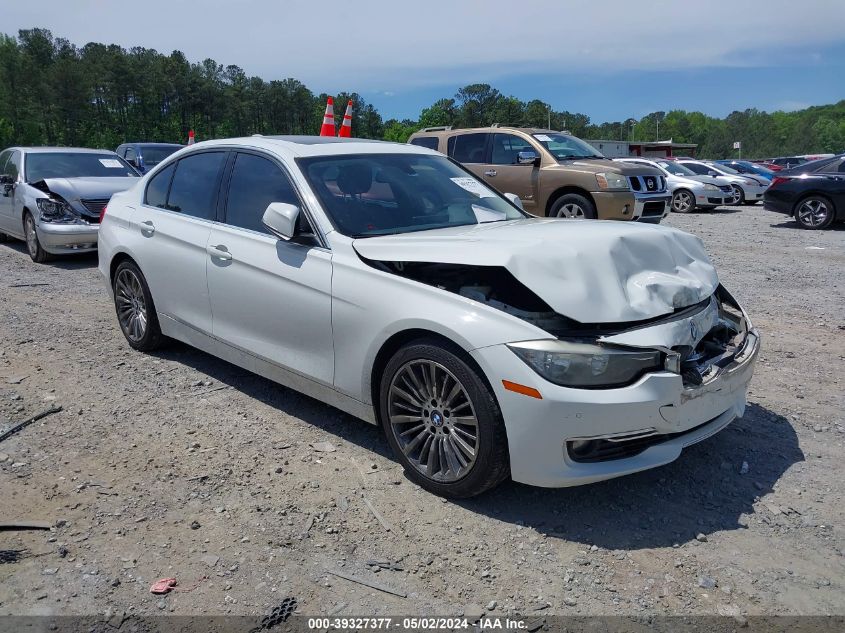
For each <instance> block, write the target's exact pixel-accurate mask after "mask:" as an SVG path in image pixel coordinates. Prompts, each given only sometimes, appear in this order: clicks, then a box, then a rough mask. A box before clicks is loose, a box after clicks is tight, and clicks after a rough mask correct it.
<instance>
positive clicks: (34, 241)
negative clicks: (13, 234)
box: [23, 211, 53, 264]
mask: <svg viewBox="0 0 845 633" xmlns="http://www.w3.org/2000/svg"><path fill="white" fill-rule="evenodd" d="M23 232H24V236H25V237H26V250H27V252H28V253H29V257H30V259H32V261H34V262H35V263H36V264H43V263H44V262H48V261H50V260H51V259H53V256H52V255H50V253H48V252H47V251H45V250H44V248H43V247H42V246H41V242H39V241H38V232H37V231H36V230H35V218H33V217H32V214H31V213H30V212H29V211H27V212H26V215H24V218H23Z"/></svg>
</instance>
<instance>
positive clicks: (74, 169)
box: [25, 152, 138, 182]
mask: <svg viewBox="0 0 845 633" xmlns="http://www.w3.org/2000/svg"><path fill="white" fill-rule="evenodd" d="M25 168H26V181H27V182H38V181H39V180H44V179H45V178H85V177H89V178H90V177H120V176H137V175H138V172H136V171H135V170H134V169H133V168H132V167H131V166H130V165H129V163H127V162H126V161H125V160H123V159H122V158H120V157H119V156H118V155H117V154H105V153H104V154H94V153H90V152H84V153H83V152H78V153H74V152H33V153H31V154H27V155H26V167H25Z"/></svg>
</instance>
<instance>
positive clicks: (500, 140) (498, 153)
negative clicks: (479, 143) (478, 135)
mask: <svg viewBox="0 0 845 633" xmlns="http://www.w3.org/2000/svg"><path fill="white" fill-rule="evenodd" d="M520 152H532V153H533V154H535V155H536V154H537V150H536V149H534V146H533V145H531V143H529V142H528V141H526V140H525V139H522V138H520V137H518V136H514V135H513V134H494V135H493V150H492V153H491V155H490V162H491V163H492V164H494V165H519V161H518V160H517V157H518V156H519V153H520Z"/></svg>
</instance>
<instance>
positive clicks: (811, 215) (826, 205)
mask: <svg viewBox="0 0 845 633" xmlns="http://www.w3.org/2000/svg"><path fill="white" fill-rule="evenodd" d="M794 216H795V221H796V222H797V223H798V226H800V227H801V228H802V229H807V230H810V231H815V230H819V229H826V228H828V227H829V226H830V225H831V224H833V221H834V220H835V219H836V207H834V206H833V203H832V202H831V201H830V200H828V199H827V198H825V197H824V196H807V197H806V198H804V199H803V200H800V201H799V202H798V204H796V205H795V212H794Z"/></svg>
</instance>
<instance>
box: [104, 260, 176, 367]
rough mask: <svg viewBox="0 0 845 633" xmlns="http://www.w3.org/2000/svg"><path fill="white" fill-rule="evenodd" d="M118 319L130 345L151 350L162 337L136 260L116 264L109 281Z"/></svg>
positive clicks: (154, 310) (145, 282)
mask: <svg viewBox="0 0 845 633" xmlns="http://www.w3.org/2000/svg"><path fill="white" fill-rule="evenodd" d="M112 290H113V291H114V308H115V312H116V313H117V322H118V323H119V324H120V329H121V331H122V332H123V336H125V337H126V341H127V342H128V343H129V345H130V347H132V348H133V349H136V350H138V351H140V352H151V351H153V350H155V349H158V348H159V347H161V345H162V343H164V341H165V337H164V335H163V334H162V333H161V328H160V327H159V323H158V315H157V314H156V309H155V304H154V303H153V297H152V295H151V294H150V288H149V286H147V280H146V278H145V277H144V274H143V273H142V272H141V269H140V268H138V266H137V265H135V262H133V261H130V260H125V261H123V262H121V263H120V264H118V266H117V270H115V271H114V279H113V281H112Z"/></svg>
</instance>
